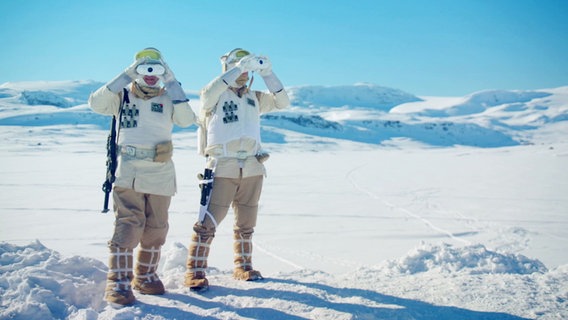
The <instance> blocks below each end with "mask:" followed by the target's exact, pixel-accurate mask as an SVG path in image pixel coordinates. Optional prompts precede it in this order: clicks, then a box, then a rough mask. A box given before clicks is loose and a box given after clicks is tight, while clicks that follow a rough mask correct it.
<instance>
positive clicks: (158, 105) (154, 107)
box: [151, 102, 164, 113]
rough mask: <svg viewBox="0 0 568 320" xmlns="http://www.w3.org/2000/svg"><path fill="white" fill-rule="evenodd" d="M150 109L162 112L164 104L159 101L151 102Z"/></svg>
mask: <svg viewBox="0 0 568 320" xmlns="http://www.w3.org/2000/svg"><path fill="white" fill-rule="evenodd" d="M151 110H152V112H159V113H164V105H163V104H161V103H156V102H152V106H151Z"/></svg>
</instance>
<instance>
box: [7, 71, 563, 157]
mask: <svg viewBox="0 0 568 320" xmlns="http://www.w3.org/2000/svg"><path fill="white" fill-rule="evenodd" d="M101 85H102V83H97V82H93V81H69V82H66V81H61V82H23V83H4V84H3V85H1V86H0V106H1V107H2V110H1V111H0V125H22V126H39V125H49V124H95V125H98V126H100V127H101V128H106V126H107V122H108V119H107V117H104V116H100V115H97V114H94V113H93V112H92V111H91V110H90V109H89V108H88V107H87V106H86V104H85V103H86V101H87V99H88V96H89V94H90V92H92V91H93V90H95V89H96V88H98V87H99V86H101ZM288 91H289V93H290V96H291V100H292V106H293V107H292V108H291V109H289V110H287V111H285V112H281V113H275V114H270V115H264V116H263V117H262V120H263V121H262V124H263V126H264V130H263V138H264V141H265V142H285V141H284V140H283V136H284V134H283V133H282V132H281V131H282V130H285V131H293V132H298V133H302V134H306V135H309V136H319V137H326V138H334V139H344V140H350V141H356V142H362V143H368V144H374V145H380V144H384V143H385V142H388V141H389V140H391V139H399V138H406V139H410V140H414V141H417V142H420V143H424V144H428V145H432V146H452V145H467V146H476V147H502V146H514V145H519V144H530V143H535V142H536V141H537V140H538V138H537V137H536V135H538V134H539V133H540V130H541V129H545V131H546V127H548V126H549V125H552V124H556V123H559V122H564V123H562V127H564V126H565V125H566V123H568V122H566V120H568V87H561V88H556V89H543V90H536V91H499V90H488V91H483V92H476V93H473V94H471V95H469V96H466V97H462V98H456V97H450V98H443V97H420V98H419V97H416V96H414V95H412V94H409V93H406V92H404V91H401V90H398V89H392V88H386V87H381V86H377V85H372V84H355V85H352V86H335V87H323V86H302V87H291V88H288ZM188 96H189V98H190V99H191V104H192V107H193V108H194V109H196V110H197V109H198V108H199V98H198V96H197V95H196V94H195V93H192V94H189V95H188Z"/></svg>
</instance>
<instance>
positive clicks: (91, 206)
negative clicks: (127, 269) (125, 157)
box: [0, 92, 568, 319]
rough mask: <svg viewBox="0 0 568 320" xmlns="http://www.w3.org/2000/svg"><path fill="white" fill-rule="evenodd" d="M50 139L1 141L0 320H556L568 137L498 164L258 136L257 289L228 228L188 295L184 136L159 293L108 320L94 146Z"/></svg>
mask: <svg viewBox="0 0 568 320" xmlns="http://www.w3.org/2000/svg"><path fill="white" fill-rule="evenodd" d="M0 93H1V92H0ZM0 98H2V96H0ZM49 99H53V97H51V98H49ZM445 101H447V100H445ZM415 103H416V102H413V103H411V105H410V106H409V107H408V108H411V107H415ZM458 104H459V102H458ZM454 105H456V103H454ZM535 105H536V104H535ZM2 107H3V108H4V109H3V110H1V111H2V112H3V113H4V114H6V113H7V112H14V113H18V112H20V114H21V111H17V110H16V111H14V110H9V108H5V107H4V106H2ZM399 109H400V108H399ZM407 110H408V109H407ZM445 110H446V109H445ZM347 111H348V110H343V113H342V112H337V111H334V114H335V115H336V116H339V117H342V116H345V115H344V113H345V112H347ZM399 111H400V110H399ZM402 111H404V110H402ZM430 112H434V111H432V110H430ZM439 112H440V111H438V112H437V113H436V114H439ZM493 112H495V111H494V110H493ZM0 118H1V117H0ZM327 119H329V118H327ZM509 121H518V120H516V119H513V118H510V119H509ZM60 122H61V121H53V123H47V124H42V125H38V126H29V125H24V126H22V125H6V124H4V125H2V126H0V141H2V142H3V143H2V144H1V145H0V154H1V155H2V160H1V163H2V166H1V167H0V175H1V177H2V180H1V182H0V319H51V318H54V319H64V318H69V319H133V318H135V319H193V318H203V319H536V318H538V319H566V318H568V253H567V251H566V243H567V242H566V241H567V240H568V215H567V212H566V209H567V208H568V196H566V195H567V194H568V193H567V191H568V171H567V170H566V163H567V162H566V161H567V160H568V141H567V140H566V138H565V137H566V133H567V132H568V127H567V126H566V124H564V123H565V122H566V121H558V122H556V123H551V124H549V125H547V126H546V127H542V128H540V129H539V130H538V134H537V133H534V132H533V133H531V134H530V138H531V141H532V142H533V143H532V144H529V145H515V146H508V147H499V148H478V147H473V146H471V147H466V146H453V147H432V146H431V145H427V144H424V143H418V142H413V141H411V140H409V139H405V138H401V139H390V140H387V141H384V143H383V144H381V145H372V144H366V143H358V142H354V141H349V140H340V139H336V138H334V137H329V136H330V135H328V137H325V136H314V135H309V134H304V133H300V132H298V131H290V130H289V128H285V127H284V128H282V127H280V128H278V127H272V128H269V129H267V130H270V132H268V133H269V134H271V135H272V137H284V140H285V143H282V142H274V143H267V144H266V145H265V147H266V148H267V149H268V150H269V151H270V152H271V153H272V157H271V158H270V160H269V161H268V162H267V164H266V166H267V170H268V177H267V178H266V180H265V187H264V193H263V196H262V203H261V209H260V212H261V213H260V216H259V222H258V227H257V230H256V233H255V238H254V241H255V254H254V261H255V266H256V267H257V268H258V269H259V270H260V271H262V273H263V275H264V276H265V277H266V279H265V280H264V281H260V282H252V283H251V282H244V283H243V282H237V281H234V280H232V279H231V268H232V249H231V245H232V243H231V235H232V232H231V221H230V220H231V219H230V218H231V217H230V216H229V218H228V219H227V221H225V222H224V223H223V224H222V225H221V227H220V229H219V231H218V233H217V236H216V238H215V240H214V242H213V247H212V252H211V256H210V266H211V267H212V268H211V271H210V273H209V274H210V276H209V278H210V283H211V284H212V287H211V289H210V290H209V291H208V292H206V293H204V294H201V295H199V294H195V293H191V292H188V291H187V290H186V289H185V288H184V287H183V285H182V279H183V273H184V264H185V259H186V253H187V244H188V240H189V236H190V234H191V226H192V224H193V223H194V221H195V219H196V215H197V210H198V205H197V202H198V188H197V184H196V182H197V180H196V178H195V176H196V174H197V172H198V171H200V170H201V167H202V159H200V158H199V157H198V156H197V155H196V152H195V144H196V143H195V133H194V132H193V130H189V131H187V130H186V131H178V132H177V133H176V134H175V140H174V144H175V145H176V151H175V155H174V161H175V162H176V168H177V172H178V194H177V195H176V196H175V197H174V198H173V202H172V206H171V213H170V232H169V236H168V242H167V243H166V245H165V247H164V250H163V258H162V263H161V266H160V275H161V277H162V280H163V281H164V283H165V285H166V289H167V293H166V295H164V296H160V297H152V296H140V295H138V296H137V299H138V302H137V304H136V305H134V306H132V307H128V308H123V309H120V310H115V309H112V308H110V307H108V306H107V305H106V303H104V302H103V301H102V293H103V285H104V278H105V272H106V269H107V267H106V260H107V248H106V242H107V241H108V239H109V237H110V235H111V232H112V223H113V216H112V214H102V213H100V209H101V208H102V202H103V194H102V191H101V190H100V186H101V184H102V182H103V179H104V161H105V150H104V141H105V140H106V134H107V133H106V131H105V130H101V128H100V127H99V126H96V125H63V124H59V123H60ZM509 125H511V126H513V125H514V124H513V123H509ZM524 134H525V135H526V136H528V134H527V133H526V132H525V133H524ZM276 140H278V139H276ZM355 140H356V139H355Z"/></svg>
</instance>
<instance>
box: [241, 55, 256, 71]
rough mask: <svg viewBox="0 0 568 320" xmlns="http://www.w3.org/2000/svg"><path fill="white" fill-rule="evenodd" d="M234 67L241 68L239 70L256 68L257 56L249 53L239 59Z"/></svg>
mask: <svg viewBox="0 0 568 320" xmlns="http://www.w3.org/2000/svg"><path fill="white" fill-rule="evenodd" d="M235 67H237V68H239V69H241V72H249V71H254V70H256V69H257V68H258V58H257V56H255V55H254V54H249V55H248V56H246V57H244V58H242V59H241V60H239V62H237V64H236V65H235Z"/></svg>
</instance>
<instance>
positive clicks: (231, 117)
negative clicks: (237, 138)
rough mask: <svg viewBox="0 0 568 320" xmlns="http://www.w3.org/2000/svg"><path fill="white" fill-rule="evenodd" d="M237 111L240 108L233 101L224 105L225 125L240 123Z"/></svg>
mask: <svg viewBox="0 0 568 320" xmlns="http://www.w3.org/2000/svg"><path fill="white" fill-rule="evenodd" d="M237 110H239V106H238V105H236V104H235V103H234V102H233V101H232V100H231V101H229V102H227V101H225V103H224V104H223V112H224V113H225V116H224V117H223V123H231V122H237V121H239V116H238V115H237Z"/></svg>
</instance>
